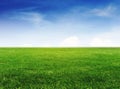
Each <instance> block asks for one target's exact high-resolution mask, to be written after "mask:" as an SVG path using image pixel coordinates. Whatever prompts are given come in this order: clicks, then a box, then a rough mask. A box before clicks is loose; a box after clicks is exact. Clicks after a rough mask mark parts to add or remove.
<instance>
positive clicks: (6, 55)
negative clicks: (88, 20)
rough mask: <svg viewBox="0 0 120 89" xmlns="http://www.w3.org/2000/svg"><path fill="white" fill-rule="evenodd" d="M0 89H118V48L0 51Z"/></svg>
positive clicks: (17, 49) (119, 66)
mask: <svg viewBox="0 0 120 89" xmlns="http://www.w3.org/2000/svg"><path fill="white" fill-rule="evenodd" d="M0 89H120V48H0Z"/></svg>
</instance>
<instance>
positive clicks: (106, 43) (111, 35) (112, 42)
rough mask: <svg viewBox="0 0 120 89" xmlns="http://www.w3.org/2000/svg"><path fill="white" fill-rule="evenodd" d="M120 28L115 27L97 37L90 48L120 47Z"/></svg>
mask: <svg viewBox="0 0 120 89" xmlns="http://www.w3.org/2000/svg"><path fill="white" fill-rule="evenodd" d="M119 33H120V27H115V28H113V29H112V30H111V31H109V32H105V33H102V34H99V35H97V36H95V37H94V38H93V39H92V40H91V42H90V46H97V47H98V46H99V47H120V35H119Z"/></svg>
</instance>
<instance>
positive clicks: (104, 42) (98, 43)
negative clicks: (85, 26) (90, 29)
mask: <svg viewBox="0 0 120 89" xmlns="http://www.w3.org/2000/svg"><path fill="white" fill-rule="evenodd" d="M90 45H91V46H93V47H106V46H111V40H108V39H102V38H97V37H96V38H94V39H93V40H92V42H91V43H90Z"/></svg>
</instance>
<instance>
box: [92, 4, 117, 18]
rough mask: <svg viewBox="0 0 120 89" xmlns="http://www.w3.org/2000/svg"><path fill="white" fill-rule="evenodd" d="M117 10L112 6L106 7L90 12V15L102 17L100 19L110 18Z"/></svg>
mask: <svg viewBox="0 0 120 89" xmlns="http://www.w3.org/2000/svg"><path fill="white" fill-rule="evenodd" d="M116 9H117V8H116V7H115V6H113V5H108V6H106V7H104V8H103V7H102V8H95V9H92V10H90V14H93V15H96V16H102V17H111V16H113V14H114V12H115V10H116Z"/></svg>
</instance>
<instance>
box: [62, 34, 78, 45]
mask: <svg viewBox="0 0 120 89" xmlns="http://www.w3.org/2000/svg"><path fill="white" fill-rule="evenodd" d="M79 43H80V40H79V38H78V37H77V36H71V37H68V38H66V39H64V40H63V42H62V43H61V45H60V46H61V47H78V46H79Z"/></svg>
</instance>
